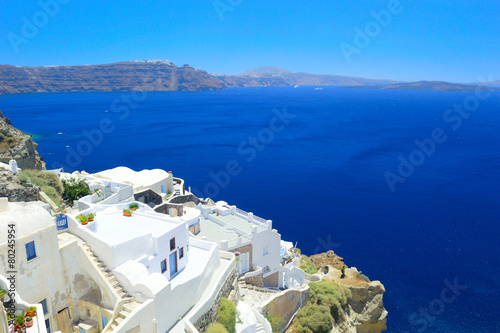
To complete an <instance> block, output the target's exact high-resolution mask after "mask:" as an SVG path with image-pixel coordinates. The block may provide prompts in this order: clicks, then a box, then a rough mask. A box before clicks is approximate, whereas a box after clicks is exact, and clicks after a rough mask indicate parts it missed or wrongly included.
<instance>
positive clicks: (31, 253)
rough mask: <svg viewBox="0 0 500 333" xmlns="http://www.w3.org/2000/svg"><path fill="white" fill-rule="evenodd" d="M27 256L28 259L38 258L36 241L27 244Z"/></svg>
mask: <svg viewBox="0 0 500 333" xmlns="http://www.w3.org/2000/svg"><path fill="white" fill-rule="evenodd" d="M26 257H28V261H30V260H32V259H35V258H36V251H35V241H32V242H29V243H27V244H26Z"/></svg>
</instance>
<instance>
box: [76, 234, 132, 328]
mask: <svg viewBox="0 0 500 333" xmlns="http://www.w3.org/2000/svg"><path fill="white" fill-rule="evenodd" d="M81 246H82V248H83V250H84V251H85V252H86V254H87V256H88V257H90V259H91V260H92V261H93V262H94V264H95V266H96V267H97V268H98V269H99V270H100V271H101V272H102V274H103V275H104V276H105V278H106V280H107V282H108V283H109V285H110V286H111V288H112V289H113V290H114V291H115V292H116V293H117V294H118V296H120V298H121V300H122V302H123V307H122V309H121V311H120V312H118V315H117V316H116V317H115V318H113V319H112V320H110V322H111V325H109V324H108V326H107V328H108V329H105V330H104V331H103V332H112V331H114V330H116V329H117V328H118V326H120V324H121V323H122V322H123V321H124V320H125V319H126V318H127V316H129V315H130V314H131V313H132V312H133V311H134V309H135V308H137V307H138V306H139V305H140V304H139V303H137V302H136V301H135V298H134V297H132V296H130V295H129V294H127V293H126V292H125V291H124V290H123V288H122V287H121V286H120V283H119V282H118V280H117V279H116V276H114V275H113V274H112V273H111V272H110V271H109V270H108V269H106V266H105V265H104V263H103V262H102V261H100V260H99V258H97V257H96V256H95V254H94V252H92V250H91V249H90V247H89V246H88V245H87V244H82V245H81Z"/></svg>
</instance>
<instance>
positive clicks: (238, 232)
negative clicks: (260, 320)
mask: <svg viewBox="0 0 500 333" xmlns="http://www.w3.org/2000/svg"><path fill="white" fill-rule="evenodd" d="M197 208H198V209H199V210H200V211H201V214H202V215H201V217H200V223H199V226H195V227H194V228H193V227H191V228H190V231H191V233H193V234H195V235H196V237H198V238H200V239H204V240H209V241H213V242H215V243H216V244H217V245H218V246H219V248H220V249H221V250H223V251H229V252H232V253H234V254H235V255H236V257H237V268H238V273H239V274H240V276H243V277H244V278H245V281H246V283H247V284H252V285H255V286H258V287H272V288H288V287H291V286H300V285H302V284H303V283H304V280H305V274H304V272H303V271H301V270H300V269H298V268H297V267H296V265H286V264H284V262H283V260H282V257H284V256H285V254H286V251H285V253H283V251H282V248H281V235H280V234H279V233H278V231H277V230H276V229H273V226H272V221H271V220H264V219H262V218H260V217H258V216H255V215H253V214H252V213H247V212H245V211H243V210H241V209H238V208H236V206H230V205H228V204H227V203H226V202H224V201H219V202H217V203H216V204H215V205H214V206H210V207H209V206H206V205H198V207H197Z"/></svg>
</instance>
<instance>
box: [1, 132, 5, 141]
mask: <svg viewBox="0 0 500 333" xmlns="http://www.w3.org/2000/svg"><path fill="white" fill-rule="evenodd" d="M3 139H5V135H3V134H2V133H0V142H2V141H3Z"/></svg>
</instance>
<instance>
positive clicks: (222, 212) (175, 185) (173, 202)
mask: <svg viewBox="0 0 500 333" xmlns="http://www.w3.org/2000/svg"><path fill="white" fill-rule="evenodd" d="M60 177H61V178H62V179H68V178H80V179H83V180H84V181H85V183H86V184H87V185H88V186H89V188H90V190H91V193H92V194H91V195H88V196H86V197H84V198H81V199H80V200H79V201H78V202H76V203H75V207H74V209H72V210H70V211H68V213H67V215H55V214H54V212H53V211H51V209H50V207H49V206H48V205H46V204H43V203H41V202H25V203H12V202H7V200H6V199H0V230H2V231H1V233H0V234H1V235H5V234H6V233H5V232H4V230H9V228H11V229H13V230H14V231H13V233H15V255H12V256H11V257H12V259H14V260H10V261H9V258H10V257H9V253H12V251H10V252H9V249H10V247H9V246H10V243H9V242H8V238H7V237H6V236H2V238H1V239H0V289H4V290H7V291H9V290H14V291H15V293H12V294H9V293H7V294H8V295H7V296H6V298H5V299H4V300H3V304H2V302H1V301H0V332H12V331H13V329H14V326H13V325H9V324H10V323H11V322H9V319H10V318H9V316H8V313H9V311H10V309H15V311H17V313H19V312H21V311H23V310H25V309H26V308H27V307H29V306H36V307H37V309H38V314H37V316H36V317H35V318H36V319H35V320H34V323H35V325H33V326H32V327H29V328H26V332H28V333H31V332H33V333H34V332H40V333H45V332H56V331H60V332H62V333H68V332H75V333H85V332H86V333H98V332H123V333H134V332H148V333H149V332H155V333H156V332H158V333H162V332H170V331H171V332H197V331H198V328H199V327H200V322H201V321H203V320H202V319H204V318H207V316H208V317H210V313H211V312H213V311H214V305H216V304H217V302H218V300H219V299H220V297H228V298H230V299H234V300H236V301H237V298H238V295H239V293H238V280H240V281H241V280H244V281H245V282H246V283H247V284H251V285H254V286H256V287H262V288H274V289H287V288H295V287H300V286H301V285H302V284H303V283H304V278H305V277H304V273H303V272H302V271H301V270H300V269H298V268H297V267H296V265H295V262H292V263H291V264H290V263H286V262H284V260H283V258H284V256H285V255H287V250H289V248H290V247H291V245H290V243H287V242H283V241H282V240H281V235H280V234H279V233H278V232H277V230H275V229H273V225H272V221H270V220H264V219H262V218H259V217H257V216H254V215H253V214H252V213H247V212H245V211H243V210H240V209H238V208H236V206H231V205H229V204H227V203H226V202H222V201H219V202H213V201H212V200H211V199H199V198H197V197H195V196H194V195H192V194H191V193H190V192H189V191H186V189H185V186H184V181H183V180H182V179H179V178H174V177H173V175H172V173H171V172H166V171H163V170H144V171H141V172H135V171H133V170H130V169H128V168H125V167H119V168H115V169H111V170H107V171H103V172H100V173H97V174H92V175H90V174H87V173H84V172H82V173H78V172H76V173H73V174H67V173H60ZM131 203H135V204H136V205H133V206H137V209H136V210H134V211H130V207H131ZM134 208H135V207H134ZM129 211H130V214H129ZM126 215H127V216H126ZM128 215H131V216H128ZM82 216H85V217H88V218H87V221H84V222H83V223H82V222H81V221H80V219H81V217H82ZM92 217H93V218H92ZM11 263H12V265H11ZM9 279H10V280H9ZM12 281H13V282H12ZM9 296H13V297H9ZM215 308H216V307H215ZM13 311H14V310H13ZM256 315H257V316H259V314H256ZM262 318H263V317H262ZM267 327H269V328H270V326H266V328H265V331H269V332H268V333H270V330H269V329H268V328H267ZM250 331H252V329H251V328H250V329H248V328H247V329H246V330H245V332H250Z"/></svg>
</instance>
